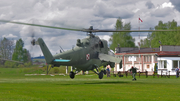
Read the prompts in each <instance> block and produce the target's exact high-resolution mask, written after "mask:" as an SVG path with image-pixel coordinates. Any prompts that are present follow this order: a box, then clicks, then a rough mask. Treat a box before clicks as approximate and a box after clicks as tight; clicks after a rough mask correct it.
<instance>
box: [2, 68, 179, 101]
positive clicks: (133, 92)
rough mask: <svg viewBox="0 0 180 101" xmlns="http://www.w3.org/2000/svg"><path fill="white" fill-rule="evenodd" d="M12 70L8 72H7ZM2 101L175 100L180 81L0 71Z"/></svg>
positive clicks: (172, 79)
mask: <svg viewBox="0 0 180 101" xmlns="http://www.w3.org/2000/svg"><path fill="white" fill-rule="evenodd" d="M8 71H9V72H8ZM0 72H1V73H0V101H54V100H56V101H94V100H96V101H99V100H102V101H120V100H121V101H126V100H127V101H129V100H133V101H135V100H136V101H145V100H148V101H149V100H155V101H164V100H165V101H174V100H180V93H179V92H180V90H179V88H180V79H179V78H178V79H177V78H175V76H172V77H171V78H157V77H156V78H153V77H152V76H149V77H148V78H145V76H141V77H140V78H139V77H138V76H137V81H132V78H131V76H128V77H127V78H126V77H123V78H119V77H113V76H111V77H110V78H107V77H106V76H104V78H103V79H101V80H100V79H98V76H97V75H95V74H94V75H92V74H91V75H76V76H75V78H74V79H70V78H69V76H62V75H61V76H60V75H55V76H50V75H44V76H42V75H38V76H37V75H36V76H25V75H24V73H23V72H21V73H19V69H4V68H3V69H2V68H0Z"/></svg>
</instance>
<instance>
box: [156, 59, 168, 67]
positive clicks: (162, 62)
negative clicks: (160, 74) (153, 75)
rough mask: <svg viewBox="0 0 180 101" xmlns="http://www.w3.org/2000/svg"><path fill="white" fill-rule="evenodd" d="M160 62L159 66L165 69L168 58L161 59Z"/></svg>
mask: <svg viewBox="0 0 180 101" xmlns="http://www.w3.org/2000/svg"><path fill="white" fill-rule="evenodd" d="M158 63H159V66H158V68H160V69H165V68H167V61H166V60H163V61H162V60H161V61H159V62H158Z"/></svg>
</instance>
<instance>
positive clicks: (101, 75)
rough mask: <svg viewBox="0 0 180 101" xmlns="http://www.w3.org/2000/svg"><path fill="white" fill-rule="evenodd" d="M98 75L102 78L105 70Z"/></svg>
mask: <svg viewBox="0 0 180 101" xmlns="http://www.w3.org/2000/svg"><path fill="white" fill-rule="evenodd" d="M98 75H99V79H102V78H103V71H101V72H100V73H99V74H98Z"/></svg>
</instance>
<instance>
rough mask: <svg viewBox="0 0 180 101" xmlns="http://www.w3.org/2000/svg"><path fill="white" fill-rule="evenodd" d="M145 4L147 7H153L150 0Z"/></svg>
mask: <svg viewBox="0 0 180 101" xmlns="http://www.w3.org/2000/svg"><path fill="white" fill-rule="evenodd" d="M146 6H147V8H148V9H151V8H154V7H155V6H154V4H153V3H152V2H151V1H147V2H146Z"/></svg>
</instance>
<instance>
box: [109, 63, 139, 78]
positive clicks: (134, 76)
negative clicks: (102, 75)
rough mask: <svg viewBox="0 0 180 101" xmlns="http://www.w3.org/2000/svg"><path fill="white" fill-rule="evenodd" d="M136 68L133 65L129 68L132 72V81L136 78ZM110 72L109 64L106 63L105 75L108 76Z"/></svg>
mask: <svg viewBox="0 0 180 101" xmlns="http://www.w3.org/2000/svg"><path fill="white" fill-rule="evenodd" d="M137 70H138V68H136V67H133V66H132V67H131V68H130V69H129V71H130V72H132V77H133V79H132V80H133V81H134V80H137V79H136V73H137ZM110 72H111V66H110V65H107V66H106V73H107V77H110Z"/></svg>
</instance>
